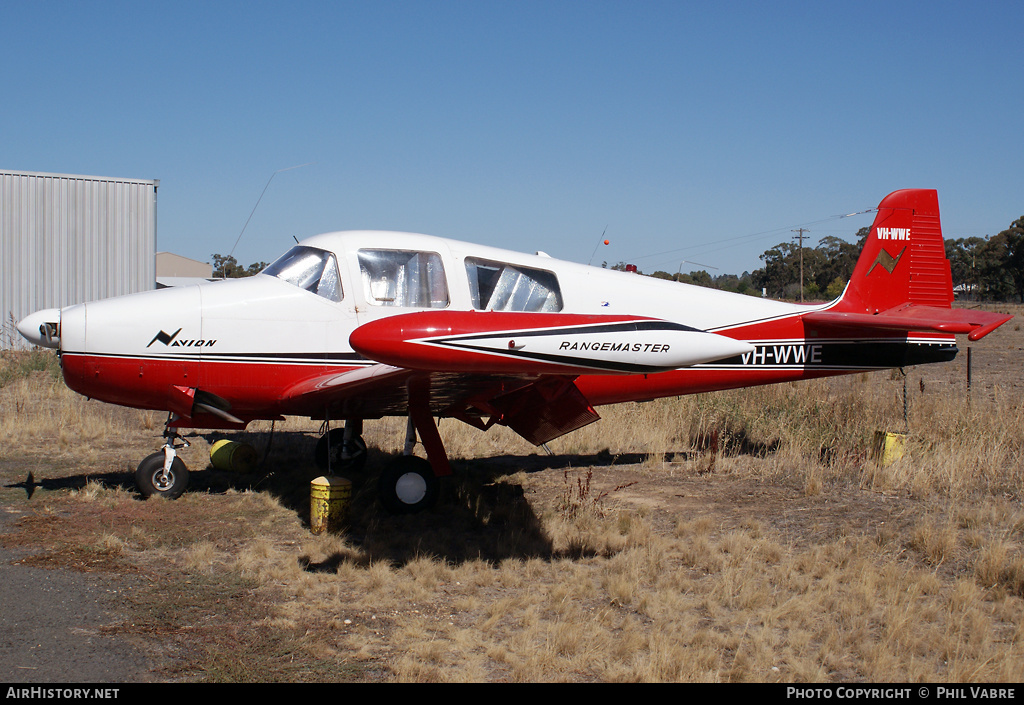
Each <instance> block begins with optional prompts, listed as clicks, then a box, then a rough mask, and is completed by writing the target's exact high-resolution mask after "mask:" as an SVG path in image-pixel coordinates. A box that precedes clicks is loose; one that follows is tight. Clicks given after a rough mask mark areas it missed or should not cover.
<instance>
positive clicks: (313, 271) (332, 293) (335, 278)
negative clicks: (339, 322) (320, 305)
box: [263, 245, 342, 301]
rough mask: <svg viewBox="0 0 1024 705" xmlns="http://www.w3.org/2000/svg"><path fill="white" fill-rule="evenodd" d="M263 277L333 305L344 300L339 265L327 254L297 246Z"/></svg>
mask: <svg viewBox="0 0 1024 705" xmlns="http://www.w3.org/2000/svg"><path fill="white" fill-rule="evenodd" d="M263 273H264V274H269V275H270V276H272V277H277V278H278V279H282V280H284V281H286V282H288V283H289V284H294V285H295V286H297V287H299V288H300V289H305V290H306V291H311V292H313V293H314V294H316V295H317V296H322V297H324V298H325V299H328V300H330V301H341V299H342V291H341V277H340V276H339V275H338V262H337V260H335V258H334V255H333V254H332V253H330V252H327V251H326V250H318V249H317V248H315V247H307V246H305V245H298V246H296V247H293V248H292V249H290V250H288V252H286V253H285V254H284V255H283V256H282V257H280V258H279V259H278V260H277V261H276V262H274V263H273V264H272V265H270V266H269V267H267V268H266V269H264V270H263Z"/></svg>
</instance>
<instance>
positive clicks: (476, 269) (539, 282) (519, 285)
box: [466, 257, 562, 313]
mask: <svg viewBox="0 0 1024 705" xmlns="http://www.w3.org/2000/svg"><path fill="white" fill-rule="evenodd" d="M466 274H467V275H468V277H469V293H470V296H471V297H472V299H473V308H475V309H478V310H481V311H527V312H532V313H555V312H557V311H561V310H562V293H561V291H560V290H559V288H558V279H557V278H556V277H555V275H554V274H553V273H551V272H547V271H544V270H543V269H532V268H529V267H520V266H519V265H512V264H508V263H505V262H493V261H489V260H482V259H477V258H475V257H467V258H466Z"/></svg>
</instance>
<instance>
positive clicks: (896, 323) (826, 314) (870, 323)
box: [804, 304, 1013, 341]
mask: <svg viewBox="0 0 1024 705" xmlns="http://www.w3.org/2000/svg"><path fill="white" fill-rule="evenodd" d="M1011 318H1013V316H1011V315H1008V314H1004V313H993V312H989V311H978V310H975V309H962V308H939V307H936V306H919V305H917V304H904V305H902V306H896V307H895V308H891V309H889V310H888V311H882V312H881V313H875V314H871V313H852V312H844V311H818V312H815V313H808V314H807V315H806V316H804V321H806V322H808V323H817V324H824V325H834V326H843V327H851V328H862V329H863V328H877V329H882V330H901V331H913V330H932V331H937V332H940V333H966V334H967V338H968V339H969V340H972V341H973V340H980V339H981V338H984V337H985V336H986V335H988V334H989V333H991V332H992V331H994V330H995V329H996V328H998V327H999V326H1001V325H1002V324H1004V323H1006V322H1007V321H1008V320H1010V319H1011Z"/></svg>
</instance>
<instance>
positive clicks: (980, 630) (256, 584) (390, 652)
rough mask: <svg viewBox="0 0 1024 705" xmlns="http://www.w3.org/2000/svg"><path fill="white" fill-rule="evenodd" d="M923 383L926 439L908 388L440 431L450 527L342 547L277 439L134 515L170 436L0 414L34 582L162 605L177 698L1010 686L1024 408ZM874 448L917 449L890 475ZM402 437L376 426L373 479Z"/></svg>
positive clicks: (356, 510)
mask: <svg viewBox="0 0 1024 705" xmlns="http://www.w3.org/2000/svg"><path fill="white" fill-rule="evenodd" d="M1010 325H1011V326H1012V323H1011V324H1010ZM1012 335H1017V336H1020V335H1021V334H1020V333H1019V332H1015V331H1012V330H1011V331H1009V332H1008V333H1007V336H1012ZM993 337H995V336H993ZM1007 339H1008V340H1013V339H1012V338H1009V337H1007ZM998 340H999V339H997V342H998ZM1013 344H1015V343H1012V342H1011V343H1008V345H1013ZM930 369H931V368H928V370H929V371H928V372H926V371H925V370H921V371H920V372H918V371H917V370H913V371H911V377H910V378H909V379H908V382H909V384H908V393H909V394H911V397H910V404H909V414H908V418H907V420H906V425H907V427H908V428H907V429H904V423H905V422H904V418H903V405H902V390H903V379H902V378H901V377H899V376H898V375H891V374H890V373H874V374H870V375H854V376H850V377H847V378H841V379H835V380H829V381H825V380H823V381H818V382H808V383H800V384H795V385H781V386H775V387H766V388H760V389H752V390H745V391H736V392H725V393H720V394H715V395H701V396H694V397H686V398H680V399H671V400H661V401H655V402H651V403H648V404H635V405H634V404H628V405H622V406H620V407H615V408H608V409H602V410H601V413H602V416H603V417H604V419H603V421H602V422H600V423H599V424H594V425H592V426H589V427H587V428H584V429H581V430H580V431H578V432H576V433H574V434H570V435H569V436H566V437H564V438H562V439H558V440H556V441H553V442H552V443H551V444H549V445H550V448H551V451H552V452H553V453H554V455H552V456H548V455H546V454H545V453H544V451H542V450H538V449H535V448H534V447H533V446H530V445H529V444H527V443H526V442H525V441H523V440H522V439H520V438H518V437H517V436H515V435H514V434H511V433H509V432H507V431H506V430H505V429H500V428H499V429H494V430H493V431H492V432H490V433H488V434H480V433H478V432H476V431H474V430H472V429H469V428H468V427H465V426H462V425H461V424H458V423H457V422H454V421H444V422H443V423H442V424H441V427H440V430H441V433H442V435H443V436H444V438H445V441H446V443H447V445H448V448H449V450H450V453H451V456H452V458H453V459H454V460H455V465H456V467H457V469H458V470H459V471H460V476H461V479H460V481H459V482H457V483H452V486H450V487H449V488H448V489H447V491H446V494H445V496H444V498H443V500H442V503H441V505H440V507H439V508H438V510H436V511H433V512H429V513H426V514H424V515H420V516H415V517H403V518H395V517H389V516H387V515H385V514H383V513H382V512H381V511H380V510H379V509H378V508H377V506H376V505H375V503H374V502H373V487H372V482H365V483H357V487H356V492H355V496H354V500H353V507H352V514H351V517H350V521H349V523H348V524H347V525H346V526H345V527H343V528H342V529H340V530H339V531H336V532H333V533H327V534H324V535H320V536H313V535H312V534H310V533H309V531H308V528H307V524H306V523H305V522H306V520H307V518H308V489H307V487H308V485H307V484H306V482H307V481H308V479H309V478H310V477H312V476H313V475H314V474H315V470H313V469H312V468H311V467H310V464H309V463H308V461H307V459H306V458H307V455H308V453H309V451H310V450H311V436H310V435H308V433H309V432H310V431H313V430H315V428H314V427H313V426H310V425H309V424H308V423H305V424H304V423H303V422H301V421H300V420H289V422H288V423H287V424H284V425H283V426H284V429H285V430H291V431H293V433H275V435H274V440H273V445H272V452H271V454H270V456H269V459H268V460H267V464H268V467H265V468H264V470H267V469H272V470H273V471H274V472H273V474H271V475H269V477H265V478H264V477H263V476H262V474H261V475H259V476H256V477H253V478H231V477H227V478H225V477H221V476H219V475H217V474H216V473H215V472H214V471H212V470H207V471H205V472H197V473H196V477H197V480H198V481H199V484H198V491H194V492H190V493H188V494H186V495H185V496H184V497H183V498H182V499H181V500H178V501H176V502H162V501H140V500H138V499H137V498H136V497H135V495H134V494H133V492H132V491H131V490H130V487H129V486H130V477H129V476H128V473H130V472H131V470H133V468H134V463H135V462H137V461H138V459H140V458H141V457H142V456H143V455H145V454H146V453H148V452H151V449H155V447H157V445H158V444H159V441H158V439H157V437H158V436H159V431H160V428H161V422H162V419H160V418H154V416H153V415H152V414H145V413H143V412H134V411H126V410H121V409H113V408H110V407H107V406H104V405H99V404H96V403H94V402H93V403H90V402H85V401H84V400H82V399H80V398H78V397H76V396H74V395H72V394H70V393H68V392H67V391H66V390H65V389H63V387H62V385H61V384H60V383H58V382H57V381H55V379H54V378H53V376H52V374H50V373H49V372H47V371H46V370H45V369H44V370H43V371H32V370H29V371H27V372H20V373H18V374H11V375H9V376H8V378H7V381H6V382H5V386H4V387H3V389H2V390H0V401H2V403H3V414H2V416H0V477H2V479H3V481H4V482H3V487H2V488H0V498H2V502H3V504H5V505H6V506H8V507H10V508H14V509H17V510H18V511H22V512H25V513H26V515H25V518H24V519H23V520H22V522H21V524H20V530H19V532H17V533H16V534H15V535H14V536H13V537H9V540H11V541H22V542H31V543H32V545H34V546H36V547H38V548H40V549H41V551H42V552H41V553H40V554H38V557H37V559H36V560H37V562H39V563H40V564H43V563H49V564H53V565H65V566H72V567H79V568H81V566H85V565H89V566H96V567H101V568H102V569H104V570H116V571H120V572H123V573H124V574H125V575H126V576H131V575H136V576H143V577H142V578H141V583H140V585H139V587H138V589H136V590H134V591H133V592H132V594H133V595H134V597H133V598H132V603H131V609H132V614H131V617H130V618H129V619H126V620H125V622H124V623H123V624H119V625H113V626H112V627H111V631H113V632H119V633H132V634H135V635H136V636H137V637H139V638H142V639H149V640H152V641H153V642H154V643H161V644H166V643H168V642H172V643H177V644H180V645H181V646H182V647H183V648H181V649H180V650H178V651H177V652H176V653H178V654H179V656H178V657H177V658H176V659H174V660H173V661H171V662H168V663H166V664H165V665H164V667H163V673H164V674H165V676H166V677H168V678H183V679H190V680H219V681H241V680H246V681H269V680H290V681H297V680H330V681H338V680H398V681H628V682H633V681H715V682H719V681H731V682H735V681H786V682H797V681H799V682H827V681H846V680H866V681H900V682H908V681H948V682H965V681H967V682H989V681H1017V680H1020V679H1021V677H1022V675H1024V643H1022V638H1024V627H1022V626H1021V625H1024V548H1022V546H1024V510H1021V508H1020V507H1021V500H1022V499H1024V462H1022V450H1024V425H1022V423H1021V422H1022V420H1024V419H1022V415H1024V401H1022V398H1021V396H1020V395H1019V394H1016V393H1012V392H1009V391H1007V390H1006V388H1005V377H1004V376H1003V375H1005V374H1007V373H1006V372H1005V371H998V370H997V373H993V374H994V375H996V376H994V377H992V378H990V379H989V383H988V385H987V386H985V385H981V384H979V385H977V386H976V387H975V389H973V390H972V394H971V398H970V402H969V403H968V402H967V401H966V397H965V395H964V393H963V389H962V385H961V383H960V382H959V381H958V380H957V379H956V377H957V375H953V374H950V375H949V376H948V378H941V377H935V376H929V375H932V374H933V373H932V372H930ZM268 428H269V426H267V427H266V428H264V427H260V428H257V429H256V432H255V433H253V434H252V435H251V438H253V439H254V440H255V443H256V444H257V446H258V448H259V449H260V450H261V452H262V450H263V449H264V447H265V446H266V443H267V442H268V438H267V435H266V434H265V433H264V431H265V430H267V429H268ZM880 428H881V429H887V430H899V431H902V430H907V431H908V437H907V438H908V440H907V451H906V454H905V456H904V457H903V459H901V460H899V461H897V462H896V463H894V464H892V465H889V466H886V467H882V466H880V465H879V464H878V463H876V462H875V461H874V459H873V458H872V444H873V437H874V433H875V432H876V431H877V430H879V429H880ZM281 430H282V424H278V425H277V427H276V429H275V431H278V432H280V431H281ZM303 432H305V433H306V435H304V434H303ZM403 433H404V421H402V420H384V421H380V422H374V423H368V424H367V429H366V438H367V441H368V443H369V445H370V447H371V449H372V453H371V459H370V472H371V474H372V472H373V471H374V470H375V468H378V467H379V466H380V463H381V462H383V461H384V460H386V456H387V455H388V454H389V453H395V452H398V449H399V444H400V442H401V439H402V436H403ZM194 440H195V442H194V444H193V447H192V448H190V449H189V450H188V451H187V452H188V454H189V455H188V458H187V460H188V462H189V464H190V466H191V467H192V468H193V469H194V470H202V469H203V468H204V467H206V463H207V461H206V459H205V458H204V457H203V453H206V452H208V447H209V444H210V443H212V439H208V438H205V437H200V438H196V439H194ZM207 457H208V456H207ZM481 458H491V459H490V460H481ZM28 472H32V473H33V475H34V483H36V485H37V486H35V487H34V490H33V491H32V492H31V493H30V494H31V498H30V499H28V500H27V501H26V494H27V493H26V489H27V484H28V483H25V482H23V480H24V478H25V476H26V474H27V473H28ZM206 476H209V477H206ZM90 478H92V480H91V481H90ZM203 478H206V479H203ZM304 502H305V503H306V504H305V506H304V505H303V503H304ZM97 569H98V568H97Z"/></svg>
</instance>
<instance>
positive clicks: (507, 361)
mask: <svg viewBox="0 0 1024 705" xmlns="http://www.w3.org/2000/svg"><path fill="white" fill-rule="evenodd" d="M350 343H351V345H352V347H353V349H355V350H356V351H357V352H359V353H360V354H361V355H363V356H364V357H366V358H368V359H370V360H374V361H376V362H377V363H378V364H375V365H372V366H370V367H367V368H363V369H358V370H351V371H348V372H343V373H338V374H332V375H328V376H323V377H319V378H316V379H312V380H307V381H304V382H302V383H300V384H297V385H295V386H294V387H293V388H291V389H289V390H288V391H287V393H286V394H285V398H284V399H283V400H282V401H283V406H284V407H285V408H286V409H287V411H286V413H294V414H302V415H311V416H313V417H318V416H319V415H322V414H323V410H324V409H327V410H328V413H329V414H330V416H331V418H335V419H341V418H346V417H359V418H375V417H380V416H384V415H400V414H405V413H407V411H408V407H409V399H410V397H411V395H414V394H423V393H425V394H426V395H427V397H428V398H429V405H430V410H431V413H432V414H434V415H438V416H451V417H455V418H458V419H461V420H462V421H465V422H466V423H469V424H470V425H473V426H475V427H477V428H480V429H486V428H489V427H490V426H491V425H493V424H495V423H501V424H503V425H506V426H508V427H510V428H512V429H513V430H514V431H516V432H517V433H519V434H520V435H521V436H523V437H524V438H526V439H527V440H529V441H531V442H533V443H535V444H537V445H539V444H541V443H545V442H547V441H549V440H551V439H553V438H557V437H559V436H561V435H564V434H565V433H568V432H569V431H573V430H575V429H577V428H581V427H582V426H585V425H587V424H589V423H592V422H594V421H597V420H598V419H599V418H600V417H599V416H598V414H597V412H596V411H594V409H593V407H592V406H591V405H590V403H589V402H588V401H587V399H586V398H585V397H584V396H583V394H582V393H581V392H580V390H579V389H578V388H577V387H576V384H575V381H574V380H575V379H576V377H578V376H579V375H581V374H650V373H656V372H662V371H666V370H670V369H677V368H679V367H685V366H689V365H695V364H699V363H701V362H707V361H710V360H718V359H722V358H726V357H731V356H734V355H738V354H741V353H744V352H749V351H750V350H751V349H752V346H750V345H749V344H748V343H746V342H743V341H738V340H734V339H732V338H728V337H726V336H722V335H717V334H714V333H707V332H705V331H700V330H697V329H694V328H689V327H686V326H682V325H679V324H675V323H672V322H668V321H661V320H657V319H647V318H640V317H634V316H607V315H604V316H602V315H581V314H529V313H507V312H493V311H489V312H459V311H432V312H419V313H411V314H400V315H397V316H391V317H387V318H383V319H379V320H377V321H373V322H370V323H366V324H364V325H362V326H360V327H359V328H357V329H356V330H355V331H354V332H353V333H352V335H351V337H350Z"/></svg>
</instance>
